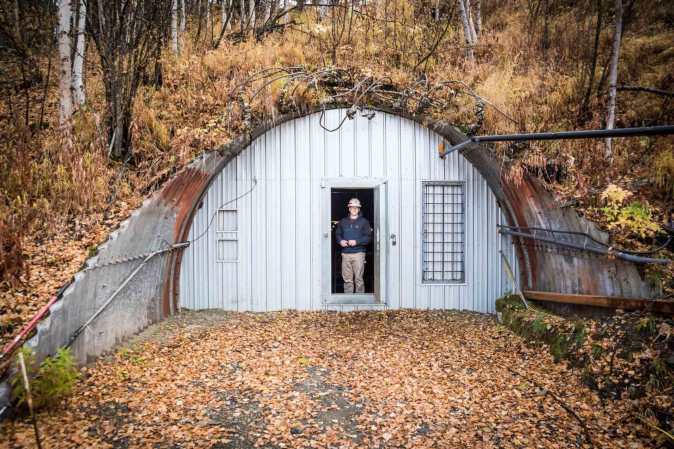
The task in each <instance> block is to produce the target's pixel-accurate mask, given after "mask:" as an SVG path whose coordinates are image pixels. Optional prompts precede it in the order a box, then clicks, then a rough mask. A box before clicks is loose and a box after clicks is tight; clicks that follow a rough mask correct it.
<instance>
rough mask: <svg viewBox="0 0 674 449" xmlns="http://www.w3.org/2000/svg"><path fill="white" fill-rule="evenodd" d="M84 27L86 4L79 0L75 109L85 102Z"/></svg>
mask: <svg viewBox="0 0 674 449" xmlns="http://www.w3.org/2000/svg"><path fill="white" fill-rule="evenodd" d="M86 25H87V3H86V1H85V0H80V9H79V12H78V15H77V28H76V29H77V36H76V38H75V57H74V60H73V79H72V83H73V87H72V90H73V104H74V106H75V107H79V106H82V105H83V104H84V102H85V101H86V93H85V91H84V54H85V53H86V45H87V39H86V34H85V33H86Z"/></svg>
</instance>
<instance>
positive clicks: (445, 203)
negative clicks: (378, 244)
mask: <svg viewBox="0 0 674 449" xmlns="http://www.w3.org/2000/svg"><path fill="white" fill-rule="evenodd" d="M463 201H464V185H463V184H460V183H447V182H425V183H423V228H422V232H423V236H422V270H423V271H422V281H423V282H424V283H450V282H463V281H464V279H465V254H464V249H465V242H464V235H465V232H464V216H465V214H464V206H463Z"/></svg>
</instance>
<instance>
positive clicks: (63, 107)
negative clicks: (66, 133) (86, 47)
mask: <svg viewBox="0 0 674 449" xmlns="http://www.w3.org/2000/svg"><path fill="white" fill-rule="evenodd" d="M72 12H73V11H72V4H71V2H70V0H59V2H58V32H57V35H58V49H59V124H60V125H61V126H62V127H65V128H66V129H69V128H70V119H71V117H72V115H73V97H72V90H71V89H72V60H71V50H72V37H71V33H70V24H71V20H72Z"/></svg>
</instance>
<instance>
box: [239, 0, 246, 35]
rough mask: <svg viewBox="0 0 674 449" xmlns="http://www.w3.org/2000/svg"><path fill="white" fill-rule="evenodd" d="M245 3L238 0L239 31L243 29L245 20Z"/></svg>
mask: <svg viewBox="0 0 674 449" xmlns="http://www.w3.org/2000/svg"><path fill="white" fill-rule="evenodd" d="M245 17H246V3H245V2H244V1H243V0H240V1H239V25H240V27H241V32H242V33H243V30H244V23H245V22H246V19H245Z"/></svg>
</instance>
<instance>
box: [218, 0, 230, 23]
mask: <svg viewBox="0 0 674 449" xmlns="http://www.w3.org/2000/svg"><path fill="white" fill-rule="evenodd" d="M231 5H232V0H222V11H221V21H222V27H223V29H225V30H229V29H230V28H231V26H230V20H229V14H230V13H229V10H230V8H231Z"/></svg>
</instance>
